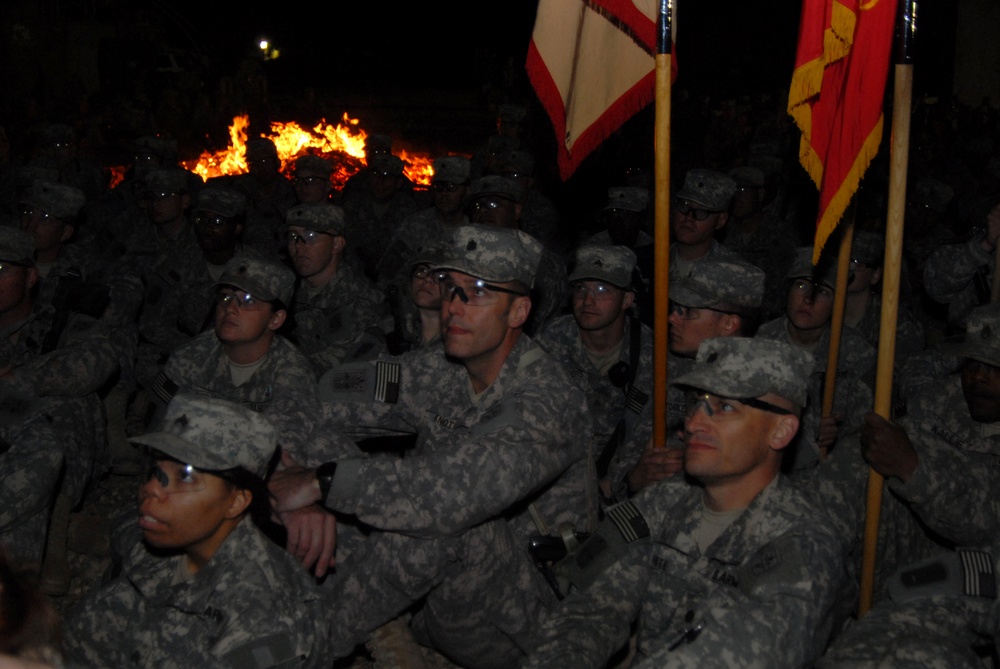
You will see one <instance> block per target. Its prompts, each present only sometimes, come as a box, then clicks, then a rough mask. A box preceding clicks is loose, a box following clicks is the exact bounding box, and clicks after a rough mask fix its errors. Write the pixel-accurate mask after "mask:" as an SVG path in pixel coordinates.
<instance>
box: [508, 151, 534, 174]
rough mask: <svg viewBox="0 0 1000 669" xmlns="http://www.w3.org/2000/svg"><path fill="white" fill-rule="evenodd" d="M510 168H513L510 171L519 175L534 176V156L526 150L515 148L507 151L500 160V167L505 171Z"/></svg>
mask: <svg viewBox="0 0 1000 669" xmlns="http://www.w3.org/2000/svg"><path fill="white" fill-rule="evenodd" d="M511 168H513V170H512V171H514V172H517V173H518V174H520V175H521V176H525V177H530V176H534V175H535V157H534V156H532V155H531V154H530V153H528V152H527V151H521V150H517V149H515V150H514V151H508V152H507V155H505V156H504V157H503V160H502V161H501V165H500V169H501V170H503V171H505V172H506V171H508V170H510V169H511Z"/></svg>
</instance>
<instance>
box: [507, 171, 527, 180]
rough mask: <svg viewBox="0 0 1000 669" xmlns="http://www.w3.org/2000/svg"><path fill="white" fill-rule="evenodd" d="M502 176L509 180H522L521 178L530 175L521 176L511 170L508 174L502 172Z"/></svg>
mask: <svg viewBox="0 0 1000 669" xmlns="http://www.w3.org/2000/svg"><path fill="white" fill-rule="evenodd" d="M500 176H502V177H507V178H508V179H520V178H521V177H526V176H528V175H527V174H521V173H520V172H516V171H513V170H509V171H507V172H501V173H500Z"/></svg>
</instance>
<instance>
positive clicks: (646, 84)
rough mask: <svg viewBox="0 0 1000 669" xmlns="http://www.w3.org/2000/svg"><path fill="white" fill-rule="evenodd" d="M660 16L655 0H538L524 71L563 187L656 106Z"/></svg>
mask: <svg viewBox="0 0 1000 669" xmlns="http://www.w3.org/2000/svg"><path fill="white" fill-rule="evenodd" d="M658 12H659V3H658V2H656V0H634V1H629V0H539V2H538V13H537V14H536V16H535V27H534V31H533V32H532V37H531V44H530V45H529V47H528V59H527V63H526V69H527V72H528V77H529V79H530V80H531V84H532V86H533V87H534V89H535V93H536V94H537V95H538V98H539V100H540V101H541V103H542V106H543V107H544V108H545V111H546V112H547V113H548V115H549V118H551V119H552V126H553V128H554V129H555V132H556V138H557V140H558V141H557V143H558V146H559V155H558V164H559V174H560V176H561V177H562V179H563V180H566V179H568V178H569V177H570V175H572V174H573V172H574V171H575V170H576V168H577V167H579V166H580V163H581V162H582V161H583V159H584V158H586V157H587V155H588V154H590V153H591V152H592V151H593V150H594V149H596V148H597V147H598V145H600V143H601V142H603V141H604V140H605V139H607V138H608V136H609V135H611V133H613V132H614V131H615V130H617V129H618V128H619V127H621V125H622V124H623V123H625V121H627V120H628V119H629V118H631V117H632V116H633V115H635V114H636V113H637V112H638V111H640V110H641V109H642V108H643V107H645V106H646V105H647V104H649V103H650V102H652V101H653V98H654V95H655V90H654V85H655V79H656V76H655V75H656V72H655V70H656V64H655V58H654V55H655V53H656V23H657V18H658V16H657V14H658ZM674 62H675V61H674V59H671V65H672V69H673V76H674V77H676V66H675V65H673V63H674Z"/></svg>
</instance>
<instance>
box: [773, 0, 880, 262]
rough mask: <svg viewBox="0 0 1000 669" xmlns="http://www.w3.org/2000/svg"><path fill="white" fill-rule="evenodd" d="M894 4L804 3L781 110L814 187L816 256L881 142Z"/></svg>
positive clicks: (876, 0)
mask: <svg viewBox="0 0 1000 669" xmlns="http://www.w3.org/2000/svg"><path fill="white" fill-rule="evenodd" d="M896 3H897V0H804V1H803V3H802V20H801V24H800V27H799V43H798V51H797V53H796V57H795V71H794V72H793V73H792V84H791V88H790V90H789V94H788V113H789V114H791V115H792V118H794V119H795V123H796V124H797V125H798V126H799V129H800V130H801V131H802V141H801V144H800V145H799V160H801V162H802V165H803V167H805V169H806V171H807V172H808V173H809V176H810V177H812V180H813V181H814V182H815V183H816V187H817V188H819V212H818V215H817V219H816V241H815V245H814V246H815V248H814V253H815V255H814V258H813V262H816V260H818V259H819V254H820V252H821V251H822V250H823V245H824V244H825V243H826V241H827V239H828V238H829V237H830V234H831V233H832V232H833V231H834V229H835V228H836V227H837V223H839V222H840V218H841V216H843V214H844V210H845V209H846V208H847V205H848V204H850V201H851V197H853V195H854V193H855V192H856V191H857V190H858V185H859V184H860V182H861V177H862V176H864V173H865V170H867V169H868V165H869V164H871V161H872V159H873V158H874V157H875V154H876V153H878V149H879V143H880V142H881V141H882V126H883V116H882V101H883V98H884V97H885V84H886V77H887V76H888V73H889V61H890V53H891V50H892V44H893V27H894V25H895V18H896Z"/></svg>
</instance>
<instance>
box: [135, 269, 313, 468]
mask: <svg viewBox="0 0 1000 669" xmlns="http://www.w3.org/2000/svg"><path fill="white" fill-rule="evenodd" d="M294 285H295V276H294V274H292V272H291V270H289V269H288V268H287V267H284V266H283V265H279V264H277V263H275V262H272V261H269V260H258V259H252V258H238V259H236V260H234V261H231V262H230V263H229V264H227V265H226V269H225V271H224V272H223V273H222V276H221V277H219V279H218V281H216V282H215V285H214V289H215V327H214V329H212V330H208V331H206V332H203V333H201V334H200V335H198V336H196V337H195V338H194V339H192V340H191V341H190V342H188V343H187V344H185V345H183V346H181V347H180V348H178V349H177V350H176V351H174V352H173V354H172V355H171V356H170V358H169V359H168V360H167V362H166V364H165V365H164V366H163V369H162V371H161V372H160V373H159V374H158V375H157V376H156V380H155V381H154V383H153V394H154V395H155V398H156V400H158V401H159V403H160V408H159V410H158V412H157V414H158V415H156V416H154V418H153V422H152V427H153V429H157V428H158V426H159V425H160V420H161V419H162V415H163V412H164V410H165V409H166V407H167V404H168V403H169V402H170V399H171V398H172V397H173V396H174V395H176V394H177V393H178V392H196V393H200V394H205V395H210V396H212V397H219V398H221V399H226V400H229V401H231V402H236V403H239V404H243V405H245V406H248V407H250V408H251V409H253V410H254V411H258V412H261V413H264V414H265V415H266V416H267V417H268V418H270V419H271V421H272V422H273V423H274V424H275V426H276V427H277V428H278V440H279V442H280V443H281V445H282V448H285V449H287V450H289V451H291V452H295V451H296V450H301V449H303V448H304V446H305V442H306V435H308V434H309V431H310V429H311V428H312V425H313V423H314V421H315V420H316V416H317V413H318V411H319V403H318V399H317V394H316V377H315V375H314V374H313V371H312V367H311V365H310V364H309V361H308V360H307V359H306V357H305V356H304V355H303V354H302V353H301V352H300V351H299V350H298V349H297V348H295V347H294V346H293V345H292V344H290V343H289V342H288V340H287V339H285V338H284V337H283V336H281V335H280V334H278V330H279V329H280V328H281V326H282V325H283V324H284V323H285V319H286V318H287V317H288V311H287V310H288V307H287V305H288V304H289V303H290V302H291V300H292V290H293V288H294Z"/></svg>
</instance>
